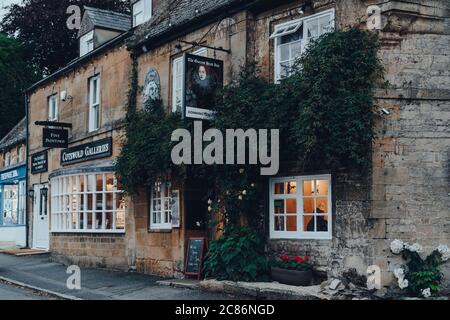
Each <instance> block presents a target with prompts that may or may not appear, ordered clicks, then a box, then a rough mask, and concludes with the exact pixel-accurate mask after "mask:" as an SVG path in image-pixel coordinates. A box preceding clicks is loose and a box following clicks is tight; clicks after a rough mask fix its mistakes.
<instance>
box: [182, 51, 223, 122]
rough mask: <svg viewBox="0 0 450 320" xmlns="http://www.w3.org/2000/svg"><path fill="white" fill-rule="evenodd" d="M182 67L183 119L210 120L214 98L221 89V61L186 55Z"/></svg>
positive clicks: (212, 113)
mask: <svg viewBox="0 0 450 320" xmlns="http://www.w3.org/2000/svg"><path fill="white" fill-rule="evenodd" d="M184 65H185V73H184V76H185V79H184V83H185V90H184V107H185V108H184V114H185V117H186V118H193V119H204V120H210V119H212V118H213V116H214V112H213V111H212V110H211V109H212V103H213V102H214V96H215V94H216V92H217V90H218V89H221V88H222V87H223V61H221V60H217V59H211V58H205V57H201V56H196V55H192V54H186V56H185V61H184Z"/></svg>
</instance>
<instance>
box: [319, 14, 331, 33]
mask: <svg viewBox="0 0 450 320" xmlns="http://www.w3.org/2000/svg"><path fill="white" fill-rule="evenodd" d="M330 18H331V17H330V16H329V15H326V16H323V17H321V18H319V35H322V34H324V33H327V32H330V31H331V25H330V22H331V21H330Z"/></svg>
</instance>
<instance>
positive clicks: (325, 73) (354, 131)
mask: <svg viewBox="0 0 450 320" xmlns="http://www.w3.org/2000/svg"><path fill="white" fill-rule="evenodd" d="M377 48H378V41H377V38H376V35H374V34H371V33H368V32H364V31H360V30H357V29H350V30H348V31H336V32H333V33H328V34H326V35H323V36H322V37H320V38H319V39H318V40H317V41H314V42H312V43H311V44H310V45H309V46H308V49H307V51H306V53H305V54H304V55H302V57H301V58H300V59H299V60H298V61H297V63H296V65H295V66H294V67H293V69H292V76H291V77H289V78H287V79H285V80H282V81H281V82H280V83H277V84H274V83H271V82H268V81H267V80H266V79H265V78H263V77H262V76H261V75H260V73H259V71H258V70H257V68H255V66H247V67H246V68H245V69H244V70H243V71H242V72H241V74H240V76H239V77H238V79H235V80H234V81H233V82H232V83H231V84H229V85H227V86H225V88H224V89H223V91H222V92H221V94H219V96H218V98H217V100H216V101H215V103H214V108H213V109H214V111H215V112H216V117H215V119H214V120H213V121H212V122H211V123H209V124H207V123H204V130H206V127H207V126H211V127H215V128H218V129H220V130H225V129H231V128H234V129H236V128H242V129H249V128H254V129H259V128H268V129H279V130H280V160H281V161H282V162H285V163H287V162H289V165H290V166H292V165H295V166H296V167H298V168H299V169H300V170H330V171H333V170H341V169H345V170H347V171H358V172H362V173H367V172H368V171H369V169H370V166H371V145H372V137H373V132H372V127H373V112H372V107H373V88H374V86H375V85H376V82H377V81H378V79H381V76H382V71H383V70H382V68H381V64H380V62H379V59H378V57H377ZM135 68H137V65H133V69H135ZM134 72H136V70H134ZM136 82H137V76H136V77H135V78H133V77H132V88H131V90H130V97H129V108H128V117H127V126H126V140H125V142H124V146H123V150H122V153H121V155H120V156H119V158H118V161H117V166H116V171H117V174H118V175H119V177H120V178H121V179H122V182H123V185H124V188H125V190H127V191H130V192H136V191H137V190H138V189H139V187H149V186H151V185H152V183H153V182H154V181H155V180H157V179H158V178H159V177H162V176H166V175H167V174H168V173H169V172H170V174H171V175H172V176H174V175H175V176H184V177H186V176H189V175H195V176H199V177H203V179H205V186H207V185H210V186H214V188H211V195H210V198H211V199H210V211H211V212H215V211H220V212H222V213H223V217H224V218H225V220H226V221H228V223H231V224H239V223H241V222H242V219H241V217H242V215H245V216H246V219H244V220H248V219H257V218H258V219H259V218H261V216H262V213H263V211H262V208H263V207H262V201H263V192H264V190H265V189H264V187H263V185H264V182H265V180H264V177H261V176H260V175H259V166H258V165H253V166H250V165H249V166H238V165H236V166H228V165H226V166H223V165H221V166H217V165H216V166H200V165H192V166H183V167H178V166H174V165H173V164H172V161H171V158H170V154H171V149H172V146H173V143H172V142H171V141H170V136H171V133H172V131H173V130H175V129H176V128H186V129H188V130H191V131H192V128H191V127H192V121H188V120H181V119H180V115H176V114H175V115H174V114H170V115H168V114H166V112H165V111H164V107H163V106H162V103H161V102H160V101H156V102H155V101H153V102H151V104H152V105H151V106H150V107H149V109H150V112H145V111H136V110H135V109H136V108H135V101H136V99H135V95H136V90H137V89H136V88H137V83H136ZM132 95H134V97H133V96H132ZM205 201H206V200H205Z"/></svg>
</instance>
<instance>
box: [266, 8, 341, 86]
mask: <svg viewBox="0 0 450 320" xmlns="http://www.w3.org/2000/svg"><path fill="white" fill-rule="evenodd" d="M327 15H329V16H330V21H331V23H330V24H331V28H330V30H329V31H328V32H331V31H332V30H334V28H335V10H334V9H329V10H326V11H323V12H319V13H317V14H314V15H311V16H308V17H305V18H301V19H297V20H293V21H289V22H285V23H280V24H278V25H276V26H275V29H274V32H273V33H272V34H271V36H270V39H274V48H275V54H274V64H275V77H274V78H275V79H274V80H275V83H278V82H279V81H280V80H282V79H283V78H282V76H281V71H282V70H281V61H280V58H281V44H280V38H281V37H282V36H286V35H289V34H292V33H295V32H297V31H298V29H299V28H300V27H301V26H303V39H302V40H298V42H300V48H301V49H300V52H299V53H298V55H297V56H296V57H297V58H298V57H299V56H300V55H301V54H303V52H305V50H306V48H307V46H308V43H309V42H310V41H311V40H312V38H308V23H310V22H311V21H313V20H316V19H320V18H322V17H324V16H327ZM290 27H294V28H292V29H290ZM291 44H294V42H292V43H291Z"/></svg>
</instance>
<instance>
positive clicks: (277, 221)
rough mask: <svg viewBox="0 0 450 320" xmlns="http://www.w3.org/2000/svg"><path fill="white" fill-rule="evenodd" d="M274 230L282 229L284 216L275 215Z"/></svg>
mask: <svg viewBox="0 0 450 320" xmlns="http://www.w3.org/2000/svg"><path fill="white" fill-rule="evenodd" d="M274 226H275V231H284V216H275V224H274Z"/></svg>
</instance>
